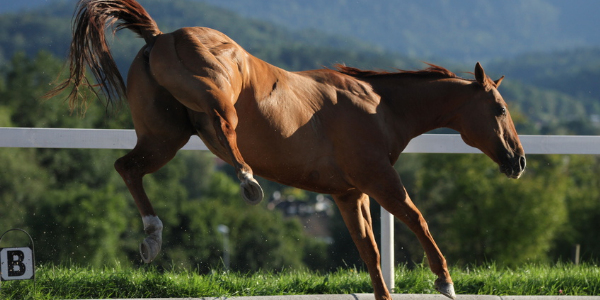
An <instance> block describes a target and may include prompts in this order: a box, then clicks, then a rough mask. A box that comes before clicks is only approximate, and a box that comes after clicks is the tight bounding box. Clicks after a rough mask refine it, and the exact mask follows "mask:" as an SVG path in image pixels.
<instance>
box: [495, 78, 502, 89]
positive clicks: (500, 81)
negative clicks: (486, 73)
mask: <svg viewBox="0 0 600 300" xmlns="http://www.w3.org/2000/svg"><path fill="white" fill-rule="evenodd" d="M503 79H504V75H502V77H500V79H498V80H496V81H494V83H495V84H496V88H498V87H499V86H500V83H502V80H503Z"/></svg>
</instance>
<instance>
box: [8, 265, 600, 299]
mask: <svg viewBox="0 0 600 300" xmlns="http://www.w3.org/2000/svg"><path fill="white" fill-rule="evenodd" d="M36 271H37V272H36V288H35V290H34V282H33V281H32V280H27V281H5V282H2V285H1V286H0V298H1V299H39V300H45V299H56V298H61V299H90V298H97V299H101V298H124V299H127V298H196V297H232V296H265V295H305V294H350V293H372V288H371V283H370V279H369V275H368V274H367V273H366V272H361V271H357V270H356V269H339V270H337V271H336V272H332V273H328V274H320V273H314V272H310V271H285V272H280V273H271V272H258V273H249V274H241V273H236V272H223V271H213V272H212V273H211V274H197V273H195V272H192V271H185V270H171V271H166V272H160V271H158V270H157V269H155V268H152V267H149V268H148V267H144V268H139V269H122V268H104V269H92V268H87V267H73V266H69V267H67V266H48V265H47V266H40V267H37V270H36ZM450 273H451V274H452V277H453V279H454V283H455V289H456V292H457V293H458V294H479V295H579V296H585V295H598V294H600V268H599V267H598V266H596V265H592V264H584V265H579V266H574V265H571V264H557V265H553V266H549V265H527V266H523V267H519V268H516V269H510V268H498V267H496V266H495V265H493V264H491V265H487V266H479V267H468V268H453V269H451V270H450ZM435 278H436V277H435V275H433V274H432V273H431V272H430V271H429V269H428V268H426V267H425V266H418V267H416V268H413V269H410V268H408V267H406V266H399V267H398V268H397V269H396V288H395V290H394V292H395V293H403V294H435V293H437V292H436V291H435V289H434V288H433V282H434V280H435Z"/></svg>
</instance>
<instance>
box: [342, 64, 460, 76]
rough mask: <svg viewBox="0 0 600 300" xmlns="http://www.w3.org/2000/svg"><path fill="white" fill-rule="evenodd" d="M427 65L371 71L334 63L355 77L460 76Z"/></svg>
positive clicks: (441, 68)
mask: <svg viewBox="0 0 600 300" xmlns="http://www.w3.org/2000/svg"><path fill="white" fill-rule="evenodd" d="M426 64H427V65H429V67H428V68H426V69H423V70H417V71H407V70H400V69H399V70H397V72H388V71H373V70H361V69H357V68H353V67H347V66H344V65H341V64H337V65H335V69H336V70H337V71H338V72H340V73H343V74H346V75H350V76H352V77H357V78H366V77H379V76H402V75H416V76H422V77H432V78H460V77H458V76H457V75H456V74H454V73H452V72H451V71H449V70H448V69H446V68H443V67H440V66H437V65H434V64H430V63H426Z"/></svg>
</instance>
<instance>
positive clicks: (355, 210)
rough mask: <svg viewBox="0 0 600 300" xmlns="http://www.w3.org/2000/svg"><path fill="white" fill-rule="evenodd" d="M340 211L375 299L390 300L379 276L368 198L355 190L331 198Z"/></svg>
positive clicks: (378, 261) (381, 276)
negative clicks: (367, 273)
mask: <svg viewBox="0 0 600 300" xmlns="http://www.w3.org/2000/svg"><path fill="white" fill-rule="evenodd" d="M333 198H334V200H335V203H336V205H337V206H338V208H339V209H340V212H341V214H342V217H343V219H344V222H345V223H346V227H348V231H350V235H351V236H352V240H354V244H356V247H357V248H358V252H359V253H360V257H361V258H362V260H363V261H364V262H365V264H366V265H367V269H368V270H369V275H370V277H371V284H372V285H373V291H374V294H375V299H377V300H382V299H392V298H391V296H390V293H389V291H388V289H387V287H386V285H385V282H384V281H383V275H382V274H381V266H380V256H379V250H378V249H377V243H376V242H375V236H374V235H373V222H372V220H371V212H370V209H369V196H367V195H366V194H363V193H361V192H359V191H357V190H352V191H350V192H348V193H346V194H344V195H334V196H333Z"/></svg>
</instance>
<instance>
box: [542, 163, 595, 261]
mask: <svg viewBox="0 0 600 300" xmlns="http://www.w3.org/2000/svg"><path fill="white" fill-rule="evenodd" d="M565 159H566V160H568V161H569V166H568V168H567V169H566V170H565V176H567V178H568V180H569V188H568V190H567V198H566V205H567V212H568V222H566V224H564V226H563V227H561V228H560V231H559V233H558V234H557V235H556V239H555V241H554V247H553V250H552V255H553V256H554V259H557V260H563V261H569V260H571V251H572V248H573V246H574V245H575V244H579V245H581V260H582V261H588V262H592V263H597V262H598V261H599V260H600V238H599V237H600V236H599V234H598V228H600V201H599V200H600V178H599V177H598V174H600V157H598V156H592V155H569V156H565Z"/></svg>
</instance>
